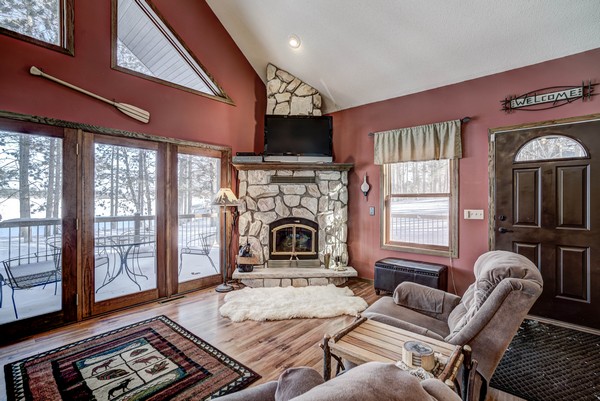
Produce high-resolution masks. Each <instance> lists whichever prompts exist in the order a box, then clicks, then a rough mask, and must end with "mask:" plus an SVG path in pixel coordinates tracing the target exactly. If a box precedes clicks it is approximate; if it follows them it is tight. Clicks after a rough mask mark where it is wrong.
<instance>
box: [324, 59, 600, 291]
mask: <svg viewBox="0 0 600 401" xmlns="http://www.w3.org/2000/svg"><path fill="white" fill-rule="evenodd" d="M598 65H600V49H595V50H592V51H588V52H585V53H580V54H577V55H574V56H570V57H564V58H560V59H556V60H552V61H548V62H545V63H541V64H536V65H533V66H529V67H524V68H519V69H516V70H512V71H508V72H504V73H500V74H495V75H491V76H488V77H484V78H479V79H474V80H470V81H466V82H461V83H459V84H455V85H449V86H445V87H442V88H438V89H434V90H429V91H426V92H421V93H417V94H413V95H408V96H403V97H399V98H395V99H390V100H386V101H382V102H378V103H372V104H368V105H365V106H360V107H356V108H352V109H348V110H343V111H340V112H337V113H333V119H334V135H333V136H334V151H335V161H336V162H340V163H348V162H352V163H354V169H353V170H352V171H351V172H350V180H349V181H350V183H349V185H350V186H349V193H350V200H349V218H348V220H349V222H348V245H349V252H350V265H351V266H354V267H355V268H356V269H357V270H358V272H359V275H360V276H361V277H366V278H372V277H373V265H374V263H375V262H376V261H377V260H379V259H381V258H384V257H399V258H407V259H413V260H423V261H429V262H435V263H442V264H446V265H449V264H450V261H449V260H448V259H447V258H440V257H432V256H422V255H418V254H409V253H401V252H394V251H387V250H382V249H381V248H380V234H379V222H380V212H381V210H380V205H379V199H380V197H379V196H380V191H379V178H380V177H379V176H380V174H379V166H375V165H374V164H373V151H372V149H373V138H371V137H369V136H368V133H369V132H378V131H385V130H390V129H395V128H402V127H411V126H416V125H422V124H428V123H433V122H439V121H445V120H453V119H457V118H462V117H465V116H470V117H472V118H473V120H472V121H471V122H469V123H468V124H466V125H463V129H462V141H463V158H462V159H461V160H460V164H459V174H460V183H459V185H460V188H459V196H460V198H459V258H458V259H455V260H454V261H453V266H454V267H455V269H453V271H454V278H455V282H456V287H457V290H458V292H459V293H463V292H464V290H465V289H466V287H467V286H468V285H469V284H470V283H471V282H472V281H473V263H474V262H475V260H476V259H477V257H478V256H479V255H480V254H482V253H483V252H486V251H487V250H488V232H487V230H488V219H489V216H488V129H490V128H496V127H502V126H511V125H518V124H525V123H531V122H536V121H546V120H553V119H559V118H567V117H574V116H582V115H586V114H592V113H600V97H598V98H593V99H592V100H591V101H588V102H581V101H577V102H574V103H572V104H569V105H566V106H562V107H559V108H556V109H551V110H545V111H535V112H533V111H528V112H526V111H515V112H514V113H512V114H506V113H504V112H503V111H501V110H500V109H501V104H500V101H501V100H502V99H504V98H505V97H506V96H508V95H520V94H523V93H525V92H529V91H531V90H535V89H540V88H546V87H550V86H558V85H561V86H562V85H573V86H576V85H579V84H581V81H582V80H586V81H587V80H589V79H591V80H593V81H595V82H598V81H600V70H598ZM399 73H401V71H399ZM597 91H598V92H600V90H597ZM599 134H600V133H599ZM365 172H366V173H367V175H368V181H369V183H370V184H371V192H370V193H369V197H368V200H365V199H364V197H363V195H362V193H361V192H360V188H359V187H360V184H361V182H362V177H363V175H364V173H365ZM369 206H375V208H376V211H377V213H376V215H375V216H369ZM464 209H483V210H484V211H485V219H484V220H483V221H482V220H464V219H463V218H462V216H463V210H464ZM449 286H450V289H452V284H449Z"/></svg>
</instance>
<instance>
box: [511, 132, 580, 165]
mask: <svg viewBox="0 0 600 401" xmlns="http://www.w3.org/2000/svg"><path fill="white" fill-rule="evenodd" d="M587 158H589V153H588V152H587V150H586V149H585V148H584V147H583V145H582V144H581V143H579V142H578V141H576V140H575V139H572V138H569V137H568V136H564V135H545V136H540V137H538V138H534V139H532V140H530V141H529V142H526V143H525V144H524V145H523V146H522V147H521V149H519V151H518V152H517V155H516V156H515V163H517V162H531V161H540V160H557V159H587Z"/></svg>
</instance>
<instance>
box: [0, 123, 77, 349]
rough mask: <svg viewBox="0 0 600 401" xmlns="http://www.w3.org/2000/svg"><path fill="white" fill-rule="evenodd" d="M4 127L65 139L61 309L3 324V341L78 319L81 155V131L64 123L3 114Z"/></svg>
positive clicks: (1, 338) (0, 340) (5, 300)
mask: <svg viewBox="0 0 600 401" xmlns="http://www.w3.org/2000/svg"><path fill="white" fill-rule="evenodd" d="M0 124H1V127H2V128H3V129H7V130H12V131H14V132H15V133H23V134H32V135H37V136H40V137H54V138H60V139H61V140H62V155H63V158H62V161H61V162H62V188H61V193H62V194H61V197H62V211H61V220H62V222H61V231H62V251H61V252H62V255H61V263H62V267H61V269H62V280H61V282H60V286H61V308H60V310H58V311H54V312H49V313H45V314H43V315H37V316H32V317H29V318H25V319H19V320H15V321H12V322H8V323H4V324H2V325H1V326H0V327H1V332H2V336H0V344H2V343H4V342H7V341H12V340H14V339H17V338H21V337H24V336H27V335H31V334H34V333H36V332H39V331H40V328H41V330H44V331H45V330H50V329H52V328H55V327H58V326H62V325H65V324H68V323H72V322H75V321H76V320H77V319H78V306H77V288H78V286H77V260H78V249H77V247H76V244H77V227H76V224H77V223H76V219H77V213H78V211H77V194H76V192H74V191H73V190H72V187H70V186H71V185H72V183H73V182H74V181H76V180H77V174H79V173H78V171H79V160H78V157H77V152H76V147H77V141H78V137H77V132H76V131H75V130H72V129H68V128H64V127H53V126H47V125H45V124H39V123H38V122H37V121H24V120H21V121H16V120H12V119H7V118H3V117H2V116H0ZM4 303H6V305H8V307H10V305H9V303H10V299H4V300H3V307H7V306H6V305H4Z"/></svg>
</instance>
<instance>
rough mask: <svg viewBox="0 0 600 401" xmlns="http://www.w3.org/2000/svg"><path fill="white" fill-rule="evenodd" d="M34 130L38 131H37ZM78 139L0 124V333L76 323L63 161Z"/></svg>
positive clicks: (42, 129) (58, 131)
mask: <svg viewBox="0 0 600 401" xmlns="http://www.w3.org/2000/svg"><path fill="white" fill-rule="evenodd" d="M32 132H35V133H32ZM73 137H74V136H73V135H71V136H68V137H65V133H64V132H63V130H62V129H50V128H47V127H39V126H37V125H34V124H23V123H21V124H19V125H16V124H10V123H8V124H7V123H6V122H5V121H4V120H0V305H1V306H2V307H1V308H0V332H3V333H4V335H7V334H8V335H9V336H13V335H19V334H22V335H25V334H27V333H29V332H31V331H32V326H35V325H41V326H42V327H46V328H49V327H52V326H54V325H56V324H60V323H61V322H65V321H68V320H71V319H73V318H74V315H75V305H74V301H75V298H74V292H75V290H74V288H75V282H74V281H73V280H72V279H71V277H73V271H74V264H73V260H74V257H75V254H74V252H73V251H72V248H71V245H72V242H71V240H72V234H73V232H74V231H73V228H74V227H73V226H72V225H69V224H64V221H63V217H64V216H65V212H66V215H67V217H68V218H71V221H74V219H72V218H73V217H74V215H73V214H72V208H70V206H72V205H73V200H74V198H73V197H72V196H68V197H65V193H64V191H63V188H64V185H63V184H64V180H65V174H66V176H67V178H68V179H71V178H73V176H72V175H71V172H70V171H66V170H65V169H66V166H69V167H70V168H71V171H74V170H75V165H74V164H73V163H74V158H73V157H69V155H67V156H66V157H63V153H64V151H65V148H66V146H69V147H70V146H71V145H72V144H73Z"/></svg>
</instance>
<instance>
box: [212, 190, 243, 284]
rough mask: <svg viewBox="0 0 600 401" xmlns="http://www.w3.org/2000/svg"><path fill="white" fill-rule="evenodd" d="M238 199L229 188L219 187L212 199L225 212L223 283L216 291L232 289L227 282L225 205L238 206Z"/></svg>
mask: <svg viewBox="0 0 600 401" xmlns="http://www.w3.org/2000/svg"><path fill="white" fill-rule="evenodd" d="M238 204H239V203H238V199H237V198H236V196H235V194H234V193H233V192H232V191H231V189H229V188H221V189H219V192H217V194H216V195H215V198H214V199H213V205H219V206H221V207H222V208H223V210H224V212H225V225H224V227H223V252H224V253H225V255H224V257H223V262H224V265H223V267H222V270H223V283H222V284H219V285H218V286H217V288H216V289H215V290H216V291H217V292H229V291H231V290H233V287H232V286H231V285H229V284H227V266H228V261H227V259H228V256H229V255H228V253H229V252H228V248H227V207H228V206H238Z"/></svg>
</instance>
